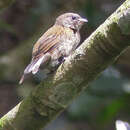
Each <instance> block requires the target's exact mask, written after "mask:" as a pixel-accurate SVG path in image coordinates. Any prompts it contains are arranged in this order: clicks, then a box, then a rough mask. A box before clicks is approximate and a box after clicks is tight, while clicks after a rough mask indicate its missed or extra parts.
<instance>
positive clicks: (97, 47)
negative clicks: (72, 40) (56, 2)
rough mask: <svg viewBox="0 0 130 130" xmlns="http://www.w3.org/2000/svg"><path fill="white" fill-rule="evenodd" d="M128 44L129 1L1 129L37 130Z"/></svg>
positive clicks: (1, 122)
mask: <svg viewBox="0 0 130 130" xmlns="http://www.w3.org/2000/svg"><path fill="white" fill-rule="evenodd" d="M129 45H130V1H129V0H126V1H125V2H124V3H123V4H122V5H121V6H120V7H119V8H118V9H117V10H116V11H115V12H114V13H113V14H112V15H111V16H110V17H109V18H108V19H107V20H106V21H105V22H104V23H103V24H102V25H101V26H100V27H99V28H98V29H97V30H96V31H95V32H94V33H93V34H92V35H91V36H90V37H89V38H88V39H87V40H85V41H84V42H83V44H82V45H81V46H80V47H79V48H78V49H77V50H76V51H75V53H74V54H73V55H72V56H70V57H69V58H68V59H67V60H66V61H65V63H63V64H62V65H61V66H60V67H59V68H58V70H57V72H56V74H55V75H54V76H52V77H50V78H48V79H47V80H46V81H43V82H42V83H41V84H40V85H39V86H37V87H35V88H34V90H33V91H32V93H31V94H30V95H29V96H28V97H27V98H26V99H24V100H23V101H22V102H21V103H20V104H18V105H17V106H16V107H15V108H13V109H12V110H11V111H10V112H8V113H7V114H6V115H5V116H4V117H2V118H1V120H0V128H1V129H2V130H10V129H11V130H40V129H41V128H42V127H45V126H46V125H47V124H48V123H49V122H50V121H51V120H53V119H54V118H56V116H57V115H59V114H60V113H61V112H62V111H63V110H64V109H65V108H66V107H67V106H68V105H69V104H70V103H71V102H72V100H73V99H74V98H75V97H77V96H78V95H79V94H80V93H81V91H83V90H84V89H86V88H87V86H88V84H89V83H91V82H92V81H93V80H94V79H95V78H96V77H97V76H98V75H99V74H100V73H101V72H102V71H103V70H104V69H105V68H107V67H108V66H109V65H111V64H112V63H113V62H114V61H115V60H116V59H117V58H118V56H119V55H120V54H121V53H122V52H123V51H124V50H125V49H126V48H127V47H128V46H129Z"/></svg>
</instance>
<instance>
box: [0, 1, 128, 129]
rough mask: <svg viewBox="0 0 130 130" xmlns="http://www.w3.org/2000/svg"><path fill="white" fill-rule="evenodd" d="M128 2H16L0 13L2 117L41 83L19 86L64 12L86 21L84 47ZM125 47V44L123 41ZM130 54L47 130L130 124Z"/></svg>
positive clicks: (29, 81)
mask: <svg viewBox="0 0 130 130" xmlns="http://www.w3.org/2000/svg"><path fill="white" fill-rule="evenodd" d="M123 2H124V1H123V0H109V1H108V0H22V1H20V0H16V1H13V2H12V3H11V4H10V5H9V6H8V5H7V6H8V7H6V6H5V7H4V8H1V9H0V116H1V117H2V116H3V115H4V114H6V113H7V112H8V111H9V110H10V109H12V108H13V107H14V106H15V105H16V104H18V103H19V102H20V101H21V100H22V99H23V98H25V97H26V96H27V95H28V94H29V92H30V91H31V90H32V89H33V88H34V87H35V86H36V84H38V83H39V82H40V77H38V76H31V77H29V78H28V79H26V81H25V82H24V84H23V85H22V86H20V85H18V81H19V79H20V77H21V75H22V72H23V70H24V68H25V66H26V65H27V64H28V63H29V61H30V59H31V51H32V47H33V44H34V43H35V42H36V40H37V39H38V38H39V37H40V36H41V35H42V34H43V32H45V31H46V30H47V29H48V28H49V27H50V26H52V25H53V23H54V22H55V18H56V17H57V16H59V15H60V14H62V13H65V12H76V13H79V14H80V15H82V16H84V17H87V19H88V21H89V22H88V24H86V25H84V26H83V28H82V29H81V37H82V41H83V40H84V39H85V38H87V37H88V36H89V35H90V34H91V33H92V32H93V31H94V30H95V29H96V28H97V27H98V26H99V25H100V24H102V23H103V22H104V21H105V19H106V18H107V17H108V16H110V14H111V13H113V12H114V11H115V10H116V9H117V8H118V7H119V6H120V5H121V4H122V3H123ZM124 42H125V41H124ZM129 50H130V49H129V48H128V49H127V50H126V51H125V52H124V53H123V54H122V55H121V56H120V57H119V58H118V60H117V61H116V62H115V63H114V65H113V66H111V67H109V68H108V69H107V70H105V71H104V72H103V73H102V74H101V76H100V77H98V79H97V80H96V81H94V82H93V83H92V84H91V85H90V86H91V87H88V89H87V90H86V91H85V92H83V93H82V94H81V95H80V96H79V97H78V98H77V99H76V100H75V101H74V102H73V103H72V104H71V105H70V106H69V107H68V109H67V110H65V112H64V113H63V114H61V115H60V116H59V117H58V118H57V119H56V120H55V121H53V122H52V123H51V124H49V126H48V127H47V128H46V130H114V129H115V121H116V120H117V119H120V120H124V121H128V122H130V104H129V101H130V81H129V78H130V60H129V56H130V51H129Z"/></svg>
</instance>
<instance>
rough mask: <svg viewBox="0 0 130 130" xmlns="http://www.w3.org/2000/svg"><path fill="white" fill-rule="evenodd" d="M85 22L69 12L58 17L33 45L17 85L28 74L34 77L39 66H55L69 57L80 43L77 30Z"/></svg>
mask: <svg viewBox="0 0 130 130" xmlns="http://www.w3.org/2000/svg"><path fill="white" fill-rule="evenodd" d="M86 22H88V20H87V19H86V18H83V17H81V16H80V15H79V14H77V13H71V12H69V13H64V14H61V15H60V16H58V17H57V18H56V21H55V23H54V25H53V26H52V27H50V28H49V29H48V30H47V31H46V32H45V33H44V34H43V35H42V36H41V37H40V38H39V39H38V40H37V42H36V43H35V45H34V47H33V50H32V60H31V62H30V64H29V65H28V66H27V67H26V68H25V70H24V73H23V75H22V77H21V79H20V81H19V84H22V83H23V81H24V78H25V75H27V74H29V73H32V74H33V75H35V74H36V73H37V72H38V71H39V68H40V66H41V65H44V67H45V68H46V66H47V64H50V65H52V66H55V64H60V62H61V61H64V60H65V59H66V57H68V56H69V55H71V54H72V52H73V51H74V50H76V47H77V46H78V44H79V43H80V32H79V30H80V28H81V27H82V25H83V24H84V23H86ZM61 63H62V62H61Z"/></svg>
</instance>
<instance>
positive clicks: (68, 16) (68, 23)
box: [55, 13, 88, 30]
mask: <svg viewBox="0 0 130 130" xmlns="http://www.w3.org/2000/svg"><path fill="white" fill-rule="evenodd" d="M85 22H88V20H87V19H85V18H82V17H81V16H80V15H78V14H76V13H64V14H62V15H60V16H59V17H58V18H57V19H56V23H55V24H57V25H61V26H64V27H68V28H71V29H74V30H79V29H80V28H81V26H82V25H83V23H85Z"/></svg>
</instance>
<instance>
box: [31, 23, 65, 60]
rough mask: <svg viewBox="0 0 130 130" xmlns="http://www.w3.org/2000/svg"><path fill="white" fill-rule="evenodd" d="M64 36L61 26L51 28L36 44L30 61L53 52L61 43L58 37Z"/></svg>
mask: <svg viewBox="0 0 130 130" xmlns="http://www.w3.org/2000/svg"><path fill="white" fill-rule="evenodd" d="M63 34H64V29H63V27H61V26H56V25H55V26H53V27H51V28H50V29H49V30H48V31H47V32H46V33H44V34H43V35H42V36H41V38H40V39H39V40H38V41H37V42H36V44H35V45H34V48H33V52H32V59H37V58H38V57H41V56H43V55H44V54H46V53H48V52H50V51H52V50H53V48H55V47H57V45H58V44H59V43H60V42H61V41H60V37H61V36H62V35H63Z"/></svg>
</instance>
